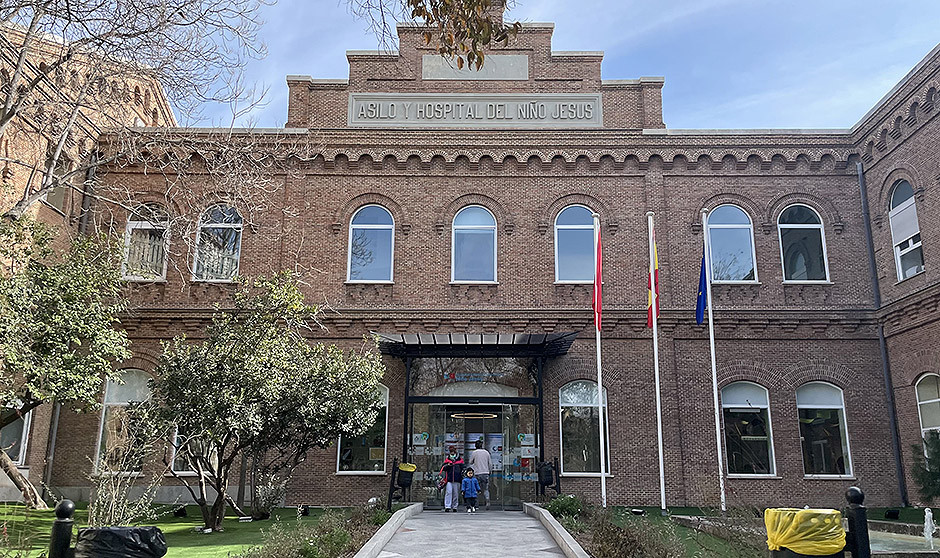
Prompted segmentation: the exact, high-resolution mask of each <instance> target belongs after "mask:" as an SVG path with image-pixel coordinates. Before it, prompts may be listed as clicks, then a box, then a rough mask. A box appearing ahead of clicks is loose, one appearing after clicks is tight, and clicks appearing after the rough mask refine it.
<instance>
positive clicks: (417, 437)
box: [411, 432, 430, 446]
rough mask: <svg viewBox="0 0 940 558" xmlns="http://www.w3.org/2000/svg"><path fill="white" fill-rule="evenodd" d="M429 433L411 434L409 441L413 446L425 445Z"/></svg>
mask: <svg viewBox="0 0 940 558" xmlns="http://www.w3.org/2000/svg"><path fill="white" fill-rule="evenodd" d="M429 437H430V435H429V434H428V433H427V432H422V433H420V434H412V435H411V443H412V445H415V446H426V445H427V443H428V438H429Z"/></svg>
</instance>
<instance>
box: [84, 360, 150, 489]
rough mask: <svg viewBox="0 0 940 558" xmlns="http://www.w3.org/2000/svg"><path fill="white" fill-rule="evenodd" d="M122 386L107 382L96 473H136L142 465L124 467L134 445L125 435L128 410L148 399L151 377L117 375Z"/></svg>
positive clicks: (137, 373) (133, 371)
mask: <svg viewBox="0 0 940 558" xmlns="http://www.w3.org/2000/svg"><path fill="white" fill-rule="evenodd" d="M120 374H121V382H115V381H114V380H110V379H109V380H108V382H107V384H106V385H105V388H104V404H103V406H102V409H101V426H100V430H99V434H98V457H97V459H96V460H95V462H96V463H97V465H98V469H99V471H106V472H138V471H140V469H141V466H142V464H141V463H126V462H125V461H126V460H125V459H124V457H125V454H126V453H127V448H128V445H129V444H131V443H133V442H132V441H131V440H130V438H131V437H132V436H133V433H132V432H129V431H128V425H127V420H126V417H127V408H128V406H129V405H130V404H131V403H135V402H141V401H146V400H148V399H150V387H149V386H148V385H147V382H148V380H149V379H150V376H149V375H148V374H147V373H146V372H144V371H143V370H139V369H136V368H128V369H125V370H121V371H120Z"/></svg>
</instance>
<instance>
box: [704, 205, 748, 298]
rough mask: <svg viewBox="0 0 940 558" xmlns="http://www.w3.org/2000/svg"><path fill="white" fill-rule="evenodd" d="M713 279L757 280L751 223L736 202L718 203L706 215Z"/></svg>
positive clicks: (733, 280) (724, 280)
mask: <svg viewBox="0 0 940 558" xmlns="http://www.w3.org/2000/svg"><path fill="white" fill-rule="evenodd" d="M708 250H709V252H710V253H711V264H712V267H711V270H712V282H714V283H724V282H729V283H733V282H740V281H757V266H756V265H755V261H756V260H757V258H756V255H755V251H754V226H753V225H752V224H751V218H750V217H748V215H747V213H745V212H744V210H742V209H741V208H740V207H738V206H736V205H720V206H718V207H716V208H715V209H714V210H713V211H712V212H711V213H710V214H709V215H708Z"/></svg>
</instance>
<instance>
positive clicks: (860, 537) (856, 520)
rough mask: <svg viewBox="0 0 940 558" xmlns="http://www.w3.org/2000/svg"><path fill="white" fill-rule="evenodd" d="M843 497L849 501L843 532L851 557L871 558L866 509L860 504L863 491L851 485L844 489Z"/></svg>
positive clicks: (863, 494)
mask: <svg viewBox="0 0 940 558" xmlns="http://www.w3.org/2000/svg"><path fill="white" fill-rule="evenodd" d="M845 499H846V500H848V502H849V508H848V512H847V513H846V518H847V519H848V523H849V529H848V531H847V532H846V534H845V542H846V545H845V546H846V547H847V548H848V550H849V552H851V553H852V558H871V542H869V540H868V510H867V509H866V508H865V506H863V505H862V502H864V501H865V493H864V492H862V489H861V488H858V487H857V486H851V487H849V489H848V490H846V491H845Z"/></svg>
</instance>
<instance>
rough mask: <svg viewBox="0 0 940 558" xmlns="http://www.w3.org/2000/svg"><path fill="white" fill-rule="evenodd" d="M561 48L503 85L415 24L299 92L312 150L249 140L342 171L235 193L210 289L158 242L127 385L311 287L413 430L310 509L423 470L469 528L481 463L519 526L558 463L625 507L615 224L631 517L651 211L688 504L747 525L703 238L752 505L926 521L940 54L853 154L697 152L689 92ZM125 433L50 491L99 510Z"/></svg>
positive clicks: (542, 32)
mask: <svg viewBox="0 0 940 558" xmlns="http://www.w3.org/2000/svg"><path fill="white" fill-rule="evenodd" d="M552 29H553V26H552V25H551V24H528V25H526V26H524V27H523V28H522V30H521V32H520V33H519V35H518V37H517V38H516V40H514V41H513V42H512V43H511V44H510V45H509V46H507V47H504V48H499V49H497V50H494V51H493V52H492V53H491V54H490V55H488V57H487V61H486V65H485V66H484V69H483V71H482V72H481V73H474V72H472V71H469V70H465V69H461V70H457V69H456V68H453V67H451V66H449V65H447V64H446V63H445V62H444V61H443V60H441V59H440V58H439V57H437V56H436V55H435V54H434V51H433V49H430V48H428V47H426V46H425V45H424V43H423V40H422V37H421V30H420V29H419V28H415V27H408V26H402V27H399V34H400V39H401V40H400V51H399V52H397V53H381V52H372V51H350V52H349V53H348V54H347V56H348V59H349V65H350V71H349V77H348V79H344V80H314V79H311V78H310V77H307V76H288V79H287V81H288V86H289V88H290V97H289V99H290V100H289V107H288V114H287V122H286V128H284V129H279V130H270V131H260V132H259V131H254V132H250V133H251V134H254V135H256V136H258V137H260V138H262V139H263V138H264V137H266V136H265V135H267V137H270V138H276V139H277V141H278V142H282V143H285V144H289V143H290V142H297V143H298V144H299V143H301V142H308V143H309V142H313V143H316V144H317V145H318V146H320V147H319V149H318V155H316V156H312V157H288V158H287V160H286V161H285V163H284V165H283V170H279V171H276V176H275V177H274V178H275V179H276V181H277V182H278V184H279V186H278V189H277V192H276V194H277V198H278V199H279V200H280V201H279V202H278V204H279V205H277V206H276V207H273V208H268V209H267V210H266V211H258V210H252V209H250V208H248V207H243V206H239V202H238V200H234V201H231V202H230V201H224V200H228V199H229V198H227V197H226V196H225V195H224V193H212V194H210V193H206V194H205V196H204V198H205V207H206V208H207V209H208V210H209V211H207V213H206V215H204V216H203V219H202V221H201V222H200V223H201V224H200V226H199V227H198V228H199V230H198V231H196V232H193V236H192V238H190V241H192V242H193V244H194V245H195V246H196V248H195V250H194V252H195V253H194V254H192V253H189V252H190V251H187V250H181V251H179V252H182V253H186V254H188V255H185V256H180V258H182V260H181V261H177V262H173V261H171V262H169V267H170V269H171V270H172V269H185V270H187V271H186V272H185V273H174V272H171V273H166V271H165V270H164V269H165V268H166V265H164V262H163V261H162V260H159V259H156V260H155V259H154V257H155V256H154V252H153V250H152V245H153V243H154V242H162V240H161V239H162V238H164V236H163V233H162V232H160V231H158V232H157V233H154V235H151V236H149V237H148V236H147V235H148V234H150V232H144V231H142V230H140V231H138V230H137V228H136V225H131V226H129V229H128V235H127V237H128V238H129V239H130V241H129V242H130V244H131V251H132V258H136V259H137V260H141V261H144V260H145V261H147V262H149V263H148V264H147V265H144V267H145V268H147V269H149V272H150V275H149V276H147V275H141V276H139V277H137V278H136V279H135V280H134V281H133V282H132V300H133V305H134V311H133V312H132V313H131V314H130V315H129V316H128V317H127V318H126V319H125V320H123V322H124V325H125V327H126V328H127V330H128V333H129V335H130V337H131V338H132V340H133V347H132V349H133V351H134V354H135V357H134V358H133V359H132V360H131V361H130V362H127V363H123V364H122V365H121V367H122V368H128V369H139V370H142V371H144V372H146V371H148V370H150V369H152V367H153V366H154V363H155V361H156V359H157V357H158V355H159V351H160V345H159V343H160V341H161V340H163V339H167V338H170V337H172V336H174V335H177V334H180V333H186V334H187V335H188V336H191V337H198V336H199V335H201V332H202V330H203V327H204V325H205V323H206V318H207V316H208V315H209V314H210V312H211V308H212V305H213V304H214V303H215V302H216V301H217V300H219V299H220V298H221V296H222V295H223V293H224V292H225V291H226V289H228V288H229V286H228V285H227V283H228V282H229V279H230V278H231V277H233V276H234V274H236V273H237V274H245V275H255V274H260V273H267V272H271V271H274V270H279V269H286V268H290V269H302V270H306V271H307V272H309V273H311V274H313V276H314V277H315V280H313V281H310V282H309V284H308V285H307V287H306V289H307V295H308V299H309V300H311V301H314V302H321V301H322V302H327V303H329V305H330V306H331V308H332V309H331V311H329V312H325V313H324V314H323V316H322V319H323V322H324V324H325V325H326V327H327V329H326V330H325V331H323V332H321V333H319V334H317V337H318V339H319V340H322V341H325V342H331V343H337V344H340V345H343V346H350V347H352V346H355V347H358V346H361V344H362V343H363V337H364V336H366V335H368V334H369V333H370V332H378V333H380V334H381V336H380V339H381V341H382V342H381V347H382V350H383V352H385V353H386V355H387V356H386V362H387V365H388V373H387V376H386V378H385V380H384V381H383V384H384V386H385V388H387V395H388V405H387V412H386V413H385V414H384V416H382V417H381V418H380V420H379V422H378V423H377V425H376V426H375V427H373V429H372V430H370V432H369V433H368V434H367V435H365V436H362V437H359V438H356V439H355V440H344V441H341V443H340V444H338V446H337V447H332V448H329V449H327V450H323V451H321V452H317V453H316V454H314V455H311V456H310V458H309V459H308V461H307V462H306V463H305V464H304V465H303V466H302V467H301V469H300V470H299V471H298V473H297V474H296V476H295V478H294V479H293V481H292V483H291V485H290V487H289V491H288V496H287V500H288V503H289V504H301V503H311V504H347V503H353V502H360V501H364V500H365V499H367V498H368V497H370V496H373V495H379V494H381V492H382V491H383V490H384V489H385V487H387V486H388V474H389V473H390V472H391V470H392V462H393V458H398V459H399V460H400V459H402V458H406V459H408V460H409V461H413V462H415V463H416V464H417V465H418V471H419V475H418V479H419V480H418V482H417V483H416V485H415V486H414V487H413V489H412V492H411V497H412V498H413V499H415V500H423V501H427V502H429V503H430V504H433V505H440V504H441V501H440V495H439V494H438V493H437V491H436V490H434V489H433V488H431V486H432V485H433V480H432V479H431V477H432V476H433V473H434V472H436V471H437V469H438V468H439V467H440V463H441V461H442V459H443V455H442V454H443V453H444V451H446V448H447V447H448V446H450V445H455V446H457V447H458V448H459V449H462V448H464V446H465V445H466V446H468V447H469V446H470V445H471V444H472V443H473V442H475V441H476V439H482V440H483V441H484V444H485V446H486V447H487V448H488V449H490V451H491V456H492V458H493V461H494V468H493V471H491V476H490V484H491V490H492V497H493V500H494V503H495V504H498V505H503V506H507V507H512V506H515V505H518V503H519V502H520V501H521V500H525V499H528V498H532V497H533V492H534V486H535V482H534V479H535V473H534V472H535V464H536V462H537V461H538V460H540V459H551V458H555V457H558V458H560V460H561V463H562V470H563V473H562V486H563V488H564V491H565V492H578V493H582V494H584V495H586V496H588V497H590V498H598V495H599V483H598V475H599V471H600V459H599V455H598V453H599V452H598V445H599V442H598V441H597V437H598V436H597V408H596V404H592V403H591V402H592V401H596V399H595V397H596V384H594V383H593V382H594V378H595V356H594V355H595V344H594V331H593V329H592V327H593V326H592V313H591V309H590V307H591V294H592V285H591V281H592V277H593V240H592V237H591V232H590V229H591V219H590V215H591V213H592V212H594V213H597V214H599V215H600V221H601V224H602V226H601V234H602V236H603V241H604V251H603V258H604V269H605V273H604V322H603V331H602V336H603V361H604V374H605V377H604V385H605V388H606V392H607V401H608V403H607V416H608V418H609V436H608V441H607V443H608V446H609V453H608V455H609V477H608V478H607V487H608V494H609V501H610V502H611V503H612V504H616V505H621V504H622V505H628V504H629V505H657V504H658V503H659V473H658V453H657V433H656V414H655V392H654V383H653V355H652V348H653V347H652V339H651V332H650V330H649V329H648V328H647V326H646V305H647V273H648V265H649V259H648V245H647V222H646V213H647V212H648V211H652V212H654V214H655V219H656V224H657V230H656V236H657V241H658V252H659V267H660V277H661V280H660V292H661V308H662V312H661V315H660V319H659V326H660V331H659V340H660V347H659V348H660V367H661V375H662V388H661V395H662V404H663V431H664V448H665V450H664V459H665V478H666V494H667V502H668V503H669V504H670V505H699V504H707V505H715V504H717V502H718V471H717V461H716V449H715V433H714V417H713V406H712V386H711V374H710V360H709V348H708V334H707V328H706V327H705V326H702V325H697V324H696V321H695V304H696V294H697V290H698V279H699V271H700V261H701V257H702V245H703V236H702V235H703V234H707V235H709V238H710V239H711V250H712V262H713V269H714V279H715V281H714V284H713V305H714V316H715V326H716V338H717V355H718V379H719V384H720V387H721V390H722V407H723V409H722V417H723V424H724V432H723V441H724V453H725V456H726V458H725V464H724V469H725V473H727V480H726V485H727V492H728V499H729V504H730V505H751V504H753V505H758V506H774V505H788V506H803V505H825V506H839V505H840V504H841V503H842V502H843V496H842V495H843V492H844V490H845V489H846V488H847V487H848V486H850V485H858V486H861V487H862V488H863V489H864V490H865V491H866V493H867V494H868V502H869V503H870V504H872V505H897V504H900V503H901V502H902V500H904V499H905V498H907V496H905V495H904V494H906V493H909V494H910V497H911V499H915V500H916V498H914V496H915V494H916V491H915V490H914V489H913V488H912V487H911V486H910V478H909V477H910V466H911V454H912V452H913V451H915V446H916V445H917V444H918V443H919V440H920V436H921V431H922V428H923V429H930V428H935V427H940V392H938V388H937V379H936V378H937V374H938V373H940V348H937V347H936V346H934V345H933V343H932V340H937V339H940V322H938V317H940V304H938V301H940V272H938V271H937V270H938V267H937V265H936V261H935V260H937V259H938V258H940V253H938V252H937V251H936V250H933V249H932V246H934V244H931V239H934V240H936V239H938V238H940V207H938V204H940V200H938V199H937V197H936V195H935V193H934V191H933V190H932V188H933V187H936V185H937V181H938V179H940V152H938V150H937V149H936V145H937V139H938V131H940V120H938V118H937V114H938V112H940V107H938V106H937V104H938V102H937V101H938V99H937V89H938V84H940V48H938V49H934V51H933V52H931V53H930V54H929V55H928V56H927V57H926V58H925V59H924V61H923V62H922V63H921V64H919V65H918V66H917V67H916V68H915V69H914V70H912V71H911V73H910V74H909V75H908V76H906V77H905V78H904V80H903V81H902V82H901V83H900V84H898V86H897V87H895V88H894V89H893V90H892V91H891V92H890V93H888V95H887V96H886V97H885V98H884V99H883V100H882V101H880V102H879V104H878V105H877V106H876V107H875V108H873V109H872V110H871V111H870V112H869V114H867V115H865V116H864V117H862V119H861V120H860V121H859V123H858V124H857V125H856V126H854V127H853V128H852V129H847V130H672V129H669V128H667V127H666V126H665V124H664V123H663V107H662V97H661V88H662V86H663V83H664V81H663V79H662V78H639V79H634V80H614V81H610V80H602V79H601V59H602V57H603V53H599V52H557V51H552V49H551V36H552ZM666 108H667V110H666V114H667V115H668V107H666ZM245 134H249V132H245ZM272 141H273V139H272ZM107 180H112V181H120V182H121V183H123V184H127V185H131V186H132V187H133V188H137V189H138V190H139V191H140V192H141V201H142V202H147V201H157V200H156V199H153V200H151V199H149V198H148V196H151V195H152V194H151V192H153V191H160V189H161V188H162V187H163V186H162V185H156V182H157V181H159V180H160V179H159V178H157V177H154V176H153V175H148V174H145V173H144V170H143V169H136V168H125V169H115V170H114V171H112V172H111V173H110V174H109V175H108V177H107ZM220 200H223V201H220ZM866 201H867V203H866ZM219 203H222V205H217V204H219ZM166 209H167V210H168V211H169V212H170V213H171V214H172V213H173V211H174V208H173V207H169V208H166ZM703 209H706V210H708V211H709V212H710V215H711V217H710V220H709V222H708V225H707V226H705V225H704V224H703V222H702V213H701V210H703ZM249 221H250V224H249ZM869 222H870V224H869ZM135 231H136V232H135ZM135 234H136V235H137V236H135ZM196 235H198V237H197V236H196ZM147 238H150V239H151V240H150V241H149V242H150V244H149V246H151V248H147V246H148V240H147ZM167 238H168V242H169V243H170V244H171V245H172V244H174V243H182V242H183V239H182V238H179V237H178V236H177V235H176V232H172V233H171V234H170V235H169V236H168V237H167ZM869 238H871V239H872V251H871V253H870V251H869ZM154 239H156V240H154ZM921 239H923V241H922V240H921ZM921 242H922V245H921ZM160 253H161V254H171V256H170V258H171V259H172V258H173V257H174V256H172V254H173V251H172V250H170V251H163V252H160ZM142 254H143V255H142ZM161 257H164V258H165V257H167V256H166V255H163V256H161ZM186 258H189V259H186ZM872 258H873V259H872ZM148 265H149V267H147V266H148ZM873 271H874V275H875V277H876V279H877V280H873ZM882 341H883V342H882ZM141 377H143V376H141ZM592 389H593V390H594V391H593V393H594V395H592ZM931 392H932V393H933V394H932V395H931ZM918 394H920V397H919V398H918ZM115 397H117V396H115ZM112 403H117V404H119V403H120V401H119V398H118V399H115V400H113V401H112ZM935 407H936V409H935ZM101 423H102V416H89V415H86V416H74V415H69V416H65V415H63V417H62V419H61V421H60V422H59V424H58V430H57V441H56V448H57V449H56V455H57V456H60V457H58V458H57V460H56V461H55V463H54V468H53V471H52V475H51V482H52V485H53V486H55V487H56V488H58V489H59V490H61V491H62V492H63V493H66V494H68V495H70V496H73V497H74V496H78V497H82V496H83V495H85V496H86V497H87V494H86V492H85V490H86V489H84V488H83V487H84V486H85V484H87V483H85V481H84V479H85V476H86V475H87V473H88V470H89V464H90V463H91V460H93V459H94V454H95V448H96V447H97V444H96V440H98V439H99V433H100V432H101ZM896 439H897V441H895V440H896ZM895 450H898V451H899V452H900V454H901V456H900V461H898V460H897V459H896V455H895ZM899 471H900V478H899ZM905 481H906V484H907V488H904V484H905ZM165 490H166V492H165V493H164V495H165V496H168V497H169V496H170V495H171V493H172V492H173V489H172V488H167V489H165ZM905 491H906V492H905Z"/></svg>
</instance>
